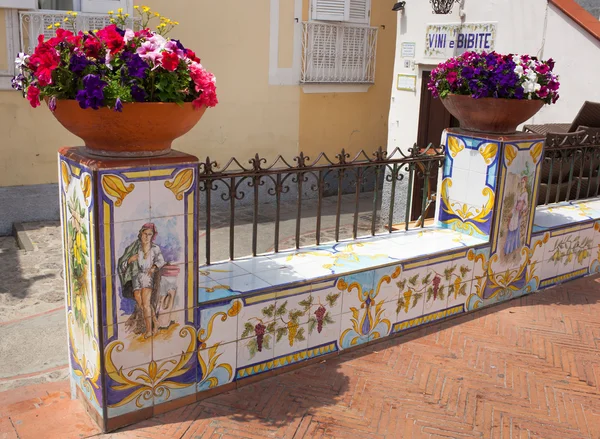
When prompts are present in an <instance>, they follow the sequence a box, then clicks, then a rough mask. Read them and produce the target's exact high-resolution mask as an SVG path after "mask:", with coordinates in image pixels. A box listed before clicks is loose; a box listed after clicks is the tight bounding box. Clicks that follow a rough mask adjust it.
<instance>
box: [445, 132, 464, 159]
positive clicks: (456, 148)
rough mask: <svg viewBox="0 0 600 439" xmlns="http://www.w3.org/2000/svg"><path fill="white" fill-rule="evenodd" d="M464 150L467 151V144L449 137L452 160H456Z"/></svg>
mask: <svg viewBox="0 0 600 439" xmlns="http://www.w3.org/2000/svg"><path fill="white" fill-rule="evenodd" d="M463 149H465V144H464V142H463V141H462V140H460V139H458V138H457V137H454V136H448V150H449V151H450V156H451V157H452V158H456V156H457V155H458V153H459V152H461V151H462V150H463Z"/></svg>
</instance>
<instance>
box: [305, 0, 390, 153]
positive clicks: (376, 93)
mask: <svg viewBox="0 0 600 439" xmlns="http://www.w3.org/2000/svg"><path fill="white" fill-rule="evenodd" d="M309 2H310V0H304V4H303V6H304V8H303V9H304V13H303V15H304V16H303V20H307V19H308V7H309ZM392 5H393V2H385V1H381V0H371V23H370V24H371V26H376V27H378V29H379V31H378V35H377V55H376V65H375V84H374V85H372V86H370V87H369V90H368V91H367V92H366V93H365V92H362V93H303V92H302V93H301V94H300V139H299V140H300V150H301V151H303V152H304V153H305V154H306V155H308V156H309V157H311V159H312V158H316V156H317V155H318V153H320V152H321V151H323V152H326V153H327V155H328V156H329V157H330V158H333V157H334V155H335V154H337V153H339V152H340V150H341V149H342V148H345V149H346V151H348V152H350V154H351V156H352V157H353V156H354V154H356V153H357V152H358V151H359V150H360V149H364V150H365V151H367V152H368V153H370V152H371V151H375V150H376V149H377V148H378V147H379V146H381V147H383V149H386V145H387V137H388V114H389V109H390V96H391V87H392V83H393V73H394V54H395V50H396V19H397V13H396V12H393V11H392Z"/></svg>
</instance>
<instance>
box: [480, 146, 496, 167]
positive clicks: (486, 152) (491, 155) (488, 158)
mask: <svg viewBox="0 0 600 439" xmlns="http://www.w3.org/2000/svg"><path fill="white" fill-rule="evenodd" d="M479 153H480V154H481V156H482V157H483V160H484V161H485V164H486V165H491V164H492V163H493V162H494V160H495V159H496V155H497V154H498V144H497V143H488V144H486V145H485V146H484V147H483V148H480V149H479Z"/></svg>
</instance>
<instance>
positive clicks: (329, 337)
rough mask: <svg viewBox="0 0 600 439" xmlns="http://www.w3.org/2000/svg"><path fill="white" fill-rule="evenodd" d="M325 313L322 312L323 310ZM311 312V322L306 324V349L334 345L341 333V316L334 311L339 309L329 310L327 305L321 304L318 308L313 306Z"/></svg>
mask: <svg viewBox="0 0 600 439" xmlns="http://www.w3.org/2000/svg"><path fill="white" fill-rule="evenodd" d="M322 308H325V311H324V312H323V309H322ZM312 309H313V310H314V311H313V310H311V317H312V316H315V319H314V320H313V319H312V318H311V321H310V323H309V324H308V329H307V332H308V348H314V347H315V346H322V345H325V344H328V343H336V344H337V340H338V337H339V335H340V333H341V331H340V328H341V320H342V319H341V317H342V316H341V315H340V314H336V313H335V312H334V309H339V308H336V307H335V306H334V308H333V309H331V308H329V306H328V304H325V303H324V304H322V305H319V306H317V307H316V306H313V308H312Z"/></svg>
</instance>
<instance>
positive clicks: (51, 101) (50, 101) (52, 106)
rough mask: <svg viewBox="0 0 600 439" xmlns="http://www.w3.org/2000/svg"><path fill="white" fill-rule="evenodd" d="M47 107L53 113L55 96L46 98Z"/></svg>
mask: <svg viewBox="0 0 600 439" xmlns="http://www.w3.org/2000/svg"><path fill="white" fill-rule="evenodd" d="M48 108H49V109H50V111H52V112H53V113H54V112H55V111H56V96H52V97H51V98H50V99H49V100H48Z"/></svg>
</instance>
